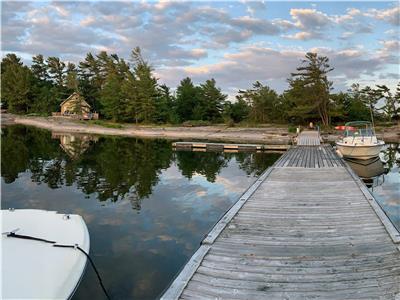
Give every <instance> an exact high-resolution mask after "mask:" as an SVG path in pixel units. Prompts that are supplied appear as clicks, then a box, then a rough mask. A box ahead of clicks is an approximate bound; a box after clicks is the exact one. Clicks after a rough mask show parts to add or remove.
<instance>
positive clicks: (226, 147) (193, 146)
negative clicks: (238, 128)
mask: <svg viewBox="0 0 400 300" xmlns="http://www.w3.org/2000/svg"><path fill="white" fill-rule="evenodd" d="M172 147H173V149H174V150H178V151H179V150H184V151H185V150H188V151H227V152H240V151H257V152H262V151H269V150H274V151H286V150H287V149H289V147H290V145H257V144H226V143H204V142H176V143H172Z"/></svg>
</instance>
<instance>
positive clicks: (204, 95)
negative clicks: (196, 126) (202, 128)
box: [196, 79, 228, 122]
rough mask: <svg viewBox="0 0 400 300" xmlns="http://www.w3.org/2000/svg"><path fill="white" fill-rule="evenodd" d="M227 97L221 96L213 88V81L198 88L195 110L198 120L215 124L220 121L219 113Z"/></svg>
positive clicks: (208, 81)
mask: <svg viewBox="0 0 400 300" xmlns="http://www.w3.org/2000/svg"><path fill="white" fill-rule="evenodd" d="M227 97H228V95H225V94H222V92H221V89H220V88H217V87H216V86H215V80H214V79H211V80H207V81H206V82H205V83H204V84H202V85H200V88H199V98H198V99H199V102H198V103H197V105H196V108H197V109H198V111H199V112H200V114H199V116H198V118H199V119H200V120H207V121H212V122H216V121H218V120H220V119H221V112H222V109H223V106H224V102H225V100H226V98H227Z"/></svg>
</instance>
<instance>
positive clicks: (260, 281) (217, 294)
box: [162, 133, 400, 300]
mask: <svg viewBox="0 0 400 300" xmlns="http://www.w3.org/2000/svg"><path fill="white" fill-rule="evenodd" d="M306 134H307V133H306ZM317 138H318V139H319V136H317ZM300 140H301V139H300ZM307 143H308V144H312V143H315V144H316V145H314V146H309V145H308V146H302V145H300V146H294V147H292V148H291V149H290V150H289V151H288V152H286V153H285V154H284V155H283V156H282V157H281V158H280V159H279V160H278V161H277V162H276V163H275V164H274V166H272V167H271V168H269V169H268V170H267V171H266V172H264V174H263V175H261V177H260V178H259V179H258V180H257V181H256V182H255V183H254V184H253V185H252V186H251V187H250V188H249V189H248V190H247V191H246V192H245V193H244V194H243V195H242V196H241V197H240V199H239V200H238V201H237V202H236V203H235V204H234V205H233V206H232V208H231V209H230V210H229V211H228V212H227V213H226V214H225V215H224V216H223V217H222V218H221V220H220V221H219V222H218V223H217V224H216V225H215V226H214V228H213V229H212V230H211V231H210V232H209V234H208V235H207V236H206V238H205V239H204V240H203V242H202V243H201V245H200V248H199V249H198V250H197V251H196V252H195V254H194V255H193V256H192V258H191V259H190V260H189V261H188V262H187V264H186V265H185V266H184V268H183V269H182V271H181V272H180V273H179V274H178V276H177V277H176V279H175V280H174V281H173V282H172V284H171V285H170V287H169V288H168V289H167V290H166V292H165V293H164V295H163V296H162V299H166V300H173V299H324V300H325V299H336V300H337V299H390V300H394V299H396V300H397V299H399V297H400V295H399V294H400V235H399V233H398V232H397V231H396V229H395V228H394V226H393V225H392V224H391V223H390V221H389V220H388V218H387V217H386V215H385V214H384V213H383V211H382V210H381V208H380V207H379V205H378V204H377V203H376V202H375V199H374V198H373V196H372V195H371V194H370V193H369V191H368V189H367V188H366V187H365V185H364V184H363V183H362V182H361V181H360V179H359V178H358V177H357V176H356V175H355V174H354V173H353V171H352V170H351V169H350V168H349V167H348V165H347V164H346V163H345V162H344V161H343V160H341V159H340V158H339V157H338V156H337V154H336V153H335V151H334V150H333V148H332V147H331V146H322V145H319V144H318V143H319V141H317V140H314V141H311V140H309V139H308V140H307Z"/></svg>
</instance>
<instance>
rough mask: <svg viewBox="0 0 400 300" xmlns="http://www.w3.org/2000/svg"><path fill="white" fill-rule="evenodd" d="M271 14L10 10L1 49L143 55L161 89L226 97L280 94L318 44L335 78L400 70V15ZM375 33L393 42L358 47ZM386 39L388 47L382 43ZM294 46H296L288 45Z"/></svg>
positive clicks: (195, 8) (258, 5)
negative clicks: (261, 88) (180, 87)
mask: <svg viewBox="0 0 400 300" xmlns="http://www.w3.org/2000/svg"><path fill="white" fill-rule="evenodd" d="M272 5H276V3H275V4H273V3H268V4H266V3H264V2H259V1H255V2H252V1H241V2H227V3H224V2H221V3H218V5H215V4H214V3H212V2H208V3H206V2H184V1H179V2H169V1H160V2H145V1H141V2H130V1H121V2H105V1H100V2H83V1H82V2H79V1H78V2H51V3H33V2H12V1H5V2H3V3H2V19H1V25H2V29H1V30H2V42H3V43H2V48H3V51H4V52H18V53H23V54H24V56H25V57H29V55H35V54H38V53H41V54H44V55H45V56H50V55H51V56H60V57H61V58H62V59H64V60H75V61H78V60H81V59H83V58H84V56H85V54H86V53H87V52H98V51H100V50H106V51H108V52H111V53H117V54H118V55H120V56H122V57H124V58H128V57H129V55H130V51H131V49H133V48H134V47H135V46H140V47H141V48H142V50H143V53H144V55H145V57H146V58H147V59H148V60H149V61H150V62H151V63H152V64H153V65H154V67H155V69H156V70H157V75H158V77H159V78H160V80H161V81H162V82H166V83H168V84H169V85H171V86H176V85H177V84H178V82H179V81H180V79H182V78H183V77H185V76H192V77H193V78H194V79H195V80H196V81H197V82H200V81H204V80H206V79H209V78H210V77H214V78H215V79H216V80H217V82H218V84H220V85H221V86H222V88H223V89H225V90H227V91H233V90H234V89H237V88H247V87H248V86H249V85H250V84H251V83H252V82H254V81H255V80H261V81H264V82H267V83H268V82H269V83H271V84H272V83H273V84H276V87H277V88H278V89H281V90H282V89H283V88H284V87H285V85H286V83H285V82H286V81H285V79H286V78H287V77H288V76H289V74H290V72H292V71H294V70H295V68H296V66H297V65H298V64H299V62H300V60H301V58H302V57H304V54H305V52H306V51H309V50H311V49H312V46H310V45H313V47H315V49H314V50H318V52H320V53H321V54H322V55H328V56H329V58H330V59H331V62H332V65H333V66H334V67H335V71H334V73H333V74H334V76H336V77H338V78H339V77H340V78H342V80H349V79H351V78H352V79H355V78H359V77H360V76H363V75H370V76H372V75H375V74H378V73H379V72H380V70H382V69H384V68H385V67H386V66H393V65H396V64H398V63H399V61H398V60H399V58H398V51H399V43H398V39H397V38H396V34H398V32H399V28H398V24H399V7H398V6H393V7H389V8H385V9H382V8H380V9H366V10H363V9H361V8H360V9H358V8H352V7H349V8H348V9H347V10H346V11H345V12H344V13H343V14H341V15H340V14H339V15H336V14H335V15H333V14H329V13H328V12H327V11H322V10H321V9H320V8H317V7H319V6H318V5H314V6H312V7H313V8H308V7H310V6H308V7H305V8H292V9H289V10H288V11H285V12H284V14H282V15H281V16H280V17H279V18H265V17H262V16H264V15H266V14H267V13H268V12H269V9H270V8H269V7H270V6H272ZM235 9H236V10H235ZM271 10H272V9H271ZM284 15H286V17H283V16H284ZM376 24H384V25H385V26H386V27H385V29H384V30H385V32H386V33H383V32H382V34H381V35H377V38H376V42H375V46H374V47H377V48H378V49H375V51H373V49H372V46H371V49H369V50H363V49H361V48H359V47H357V46H356V45H355V44H354V40H355V39H356V38H358V37H360V35H362V36H363V37H364V36H368V35H370V34H373V33H374V31H376ZM384 35H385V36H386V40H383V41H380V42H379V39H381V38H382V39H383V38H384ZM289 40H290V41H289ZM335 40H336V46H332V41H335ZM288 42H290V43H292V46H291V47H288V46H283V45H287V43H288ZM329 43H330V44H329ZM327 44H329V47H327ZM266 45H267V46H266ZM305 45H307V46H305ZM323 46H325V47H323ZM368 47H370V45H367V44H366V48H368ZM386 73H388V72H386ZM392 73H393V71H392ZM376 76H377V77H378V75H376Z"/></svg>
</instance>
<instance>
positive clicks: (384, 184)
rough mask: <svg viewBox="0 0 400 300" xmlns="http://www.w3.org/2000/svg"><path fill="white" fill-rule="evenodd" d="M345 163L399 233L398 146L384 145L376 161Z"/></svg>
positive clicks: (399, 187) (399, 160) (399, 153)
mask: <svg viewBox="0 0 400 300" xmlns="http://www.w3.org/2000/svg"><path fill="white" fill-rule="evenodd" d="M346 161H347V163H348V165H349V166H350V167H351V168H352V169H353V171H354V172H355V173H356V174H357V175H358V176H359V177H360V178H361V179H362V180H363V181H364V183H365V185H366V186H367V187H368V188H369V190H370V192H372V194H373V195H374V197H375V199H376V200H377V201H378V203H379V205H380V206H381V208H382V209H383V210H384V212H385V213H386V215H387V216H388V217H389V219H390V220H391V221H392V223H393V225H394V226H395V227H396V228H397V230H399V232H400V144H395V143H388V144H386V145H385V147H384V148H383V150H382V151H381V153H380V155H379V158H376V159H370V160H367V161H357V160H351V159H350V160H348V159H346Z"/></svg>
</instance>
